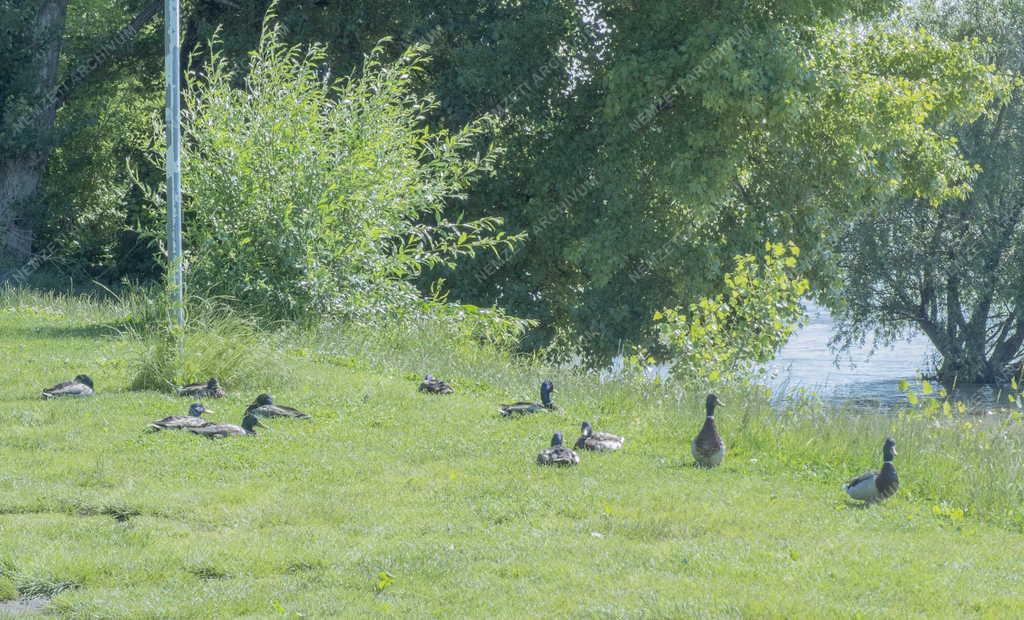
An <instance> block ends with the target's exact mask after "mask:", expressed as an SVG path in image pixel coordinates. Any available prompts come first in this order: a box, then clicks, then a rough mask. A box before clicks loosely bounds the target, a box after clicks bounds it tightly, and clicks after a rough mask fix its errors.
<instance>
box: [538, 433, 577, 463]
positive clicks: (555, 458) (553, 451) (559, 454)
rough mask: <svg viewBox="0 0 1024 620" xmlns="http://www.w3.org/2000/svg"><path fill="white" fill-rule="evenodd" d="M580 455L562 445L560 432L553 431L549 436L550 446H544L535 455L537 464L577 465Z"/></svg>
mask: <svg viewBox="0 0 1024 620" xmlns="http://www.w3.org/2000/svg"><path fill="white" fill-rule="evenodd" d="M579 462H580V457H579V456H578V455H577V454H576V453H575V452H573V451H572V450H570V449H569V448H566V447H565V446H563V445H562V433H555V434H554V435H553V436H552V437H551V447H550V448H544V449H543V450H541V451H540V454H538V455H537V464H538V465H577V464H579Z"/></svg>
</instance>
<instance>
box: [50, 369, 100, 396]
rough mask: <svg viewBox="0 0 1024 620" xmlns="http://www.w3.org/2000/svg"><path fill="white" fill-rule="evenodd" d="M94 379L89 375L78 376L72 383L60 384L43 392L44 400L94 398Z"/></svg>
mask: <svg viewBox="0 0 1024 620" xmlns="http://www.w3.org/2000/svg"><path fill="white" fill-rule="evenodd" d="M93 394H94V392H93V386H92V379H91V378H89V375H78V376H77V377H75V378H74V379H72V380H71V381H65V382H63V383H58V384H57V385H55V386H53V387H51V388H47V389H45V390H43V399H44V400H49V399H51V398H61V397H65V396H71V397H75V396H92V395H93Z"/></svg>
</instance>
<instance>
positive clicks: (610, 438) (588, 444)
mask: <svg viewBox="0 0 1024 620" xmlns="http://www.w3.org/2000/svg"><path fill="white" fill-rule="evenodd" d="M580 432H581V433H582V434H581V435H580V438H579V439H577V440H576V445H575V446H574V447H575V448H576V449H577V450H584V449H585V450H596V451H598V452H609V451H612V450H618V449H619V448H621V447H622V444H623V443H625V441H626V440H625V439H624V438H623V437H619V436H618V435H612V434H611V433H595V432H594V428H593V427H592V426H590V422H584V423H583V425H582V427H581V429H580Z"/></svg>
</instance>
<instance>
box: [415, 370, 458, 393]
mask: <svg viewBox="0 0 1024 620" xmlns="http://www.w3.org/2000/svg"><path fill="white" fill-rule="evenodd" d="M420 391H421V392H426V393H427V394H454V393H455V388H453V387H452V386H451V384H450V383H448V382H447V381H442V380H440V379H435V378H434V375H431V374H429V373H428V374H427V376H426V377H423V383H420Z"/></svg>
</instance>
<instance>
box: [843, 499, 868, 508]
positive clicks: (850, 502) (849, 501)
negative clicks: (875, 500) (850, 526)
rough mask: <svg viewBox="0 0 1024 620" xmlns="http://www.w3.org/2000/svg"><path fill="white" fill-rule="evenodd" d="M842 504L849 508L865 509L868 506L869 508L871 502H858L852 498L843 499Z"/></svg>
mask: <svg viewBox="0 0 1024 620" xmlns="http://www.w3.org/2000/svg"><path fill="white" fill-rule="evenodd" d="M843 504H845V505H846V507H847V508H849V509H851V510H867V509H868V508H871V504H870V503H869V502H858V501H857V500H853V499H847V500H843Z"/></svg>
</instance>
